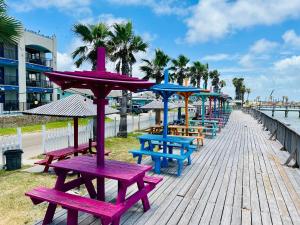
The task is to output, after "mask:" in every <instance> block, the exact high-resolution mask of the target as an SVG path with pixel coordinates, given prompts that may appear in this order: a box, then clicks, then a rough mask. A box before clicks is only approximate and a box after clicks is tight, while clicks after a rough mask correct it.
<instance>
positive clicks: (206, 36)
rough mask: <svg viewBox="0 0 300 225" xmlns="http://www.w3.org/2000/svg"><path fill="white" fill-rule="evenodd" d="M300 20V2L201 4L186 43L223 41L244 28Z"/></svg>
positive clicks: (214, 0)
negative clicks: (222, 39)
mask: <svg viewBox="0 0 300 225" xmlns="http://www.w3.org/2000/svg"><path fill="white" fill-rule="evenodd" d="M299 16H300V1H299V0H273V1H262V0H243V1H227V0H201V1H199V3H198V4H197V5H196V6H194V8H193V10H192V15H191V16H190V17H189V18H188V19H187V20H186V24H187V26H188V31H187V33H186V41H188V42H189V43H196V42H206V41H210V40H212V39H220V38H223V37H224V36H226V35H228V34H231V33H233V32H235V31H238V30H241V29H243V28H248V27H252V26H255V25H273V24H278V23H280V22H282V21H285V20H287V19H290V18H298V17H299Z"/></svg>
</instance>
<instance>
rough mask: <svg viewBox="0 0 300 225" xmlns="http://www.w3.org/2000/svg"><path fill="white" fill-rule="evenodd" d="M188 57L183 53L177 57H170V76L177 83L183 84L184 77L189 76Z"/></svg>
mask: <svg viewBox="0 0 300 225" xmlns="http://www.w3.org/2000/svg"><path fill="white" fill-rule="evenodd" d="M189 61H190V60H189V59H188V58H187V57H186V56H184V55H179V56H178V58H177V59H172V66H171V67H170V70H171V71H172V73H171V76H172V78H173V80H174V81H176V82H177V83H178V84H179V85H183V81H184V79H186V78H188V77H189V75H190V74H189V67H188V63H189Z"/></svg>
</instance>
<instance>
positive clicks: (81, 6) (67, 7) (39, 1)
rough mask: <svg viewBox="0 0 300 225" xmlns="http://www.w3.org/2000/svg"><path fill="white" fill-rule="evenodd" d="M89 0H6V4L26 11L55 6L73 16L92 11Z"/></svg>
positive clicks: (88, 13) (19, 10) (83, 14)
mask: <svg viewBox="0 0 300 225" xmlns="http://www.w3.org/2000/svg"><path fill="white" fill-rule="evenodd" d="M90 4H91V0H21V1H15V0H10V1H8V5H9V6H10V7H12V8H13V9H14V10H16V11H17V12H28V11H31V10H35V9H49V8H57V9H58V10H60V11H61V12H65V13H68V14H71V15H74V16H81V17H82V16H87V15H90V14H91V13H92V11H91V9H90Z"/></svg>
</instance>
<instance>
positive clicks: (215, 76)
mask: <svg viewBox="0 0 300 225" xmlns="http://www.w3.org/2000/svg"><path fill="white" fill-rule="evenodd" d="M209 78H210V79H212V81H211V85H212V86H213V88H214V92H218V91H219V82H220V73H219V71H218V70H213V71H210V72H209Z"/></svg>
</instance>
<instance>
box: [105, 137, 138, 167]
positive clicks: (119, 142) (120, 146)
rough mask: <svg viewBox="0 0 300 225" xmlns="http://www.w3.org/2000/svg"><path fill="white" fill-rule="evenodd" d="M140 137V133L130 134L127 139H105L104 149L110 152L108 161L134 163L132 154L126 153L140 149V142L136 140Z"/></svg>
mask: <svg viewBox="0 0 300 225" xmlns="http://www.w3.org/2000/svg"><path fill="white" fill-rule="evenodd" d="M140 135H141V133H130V134H128V137H127V138H118V137H114V138H106V139H105V149H107V150H110V151H111V153H110V155H109V159H114V160H119V161H126V162H136V159H133V157H132V154H129V153H128V151H129V150H132V149H139V148H140V142H139V140H138V139H137V137H138V136H140Z"/></svg>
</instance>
